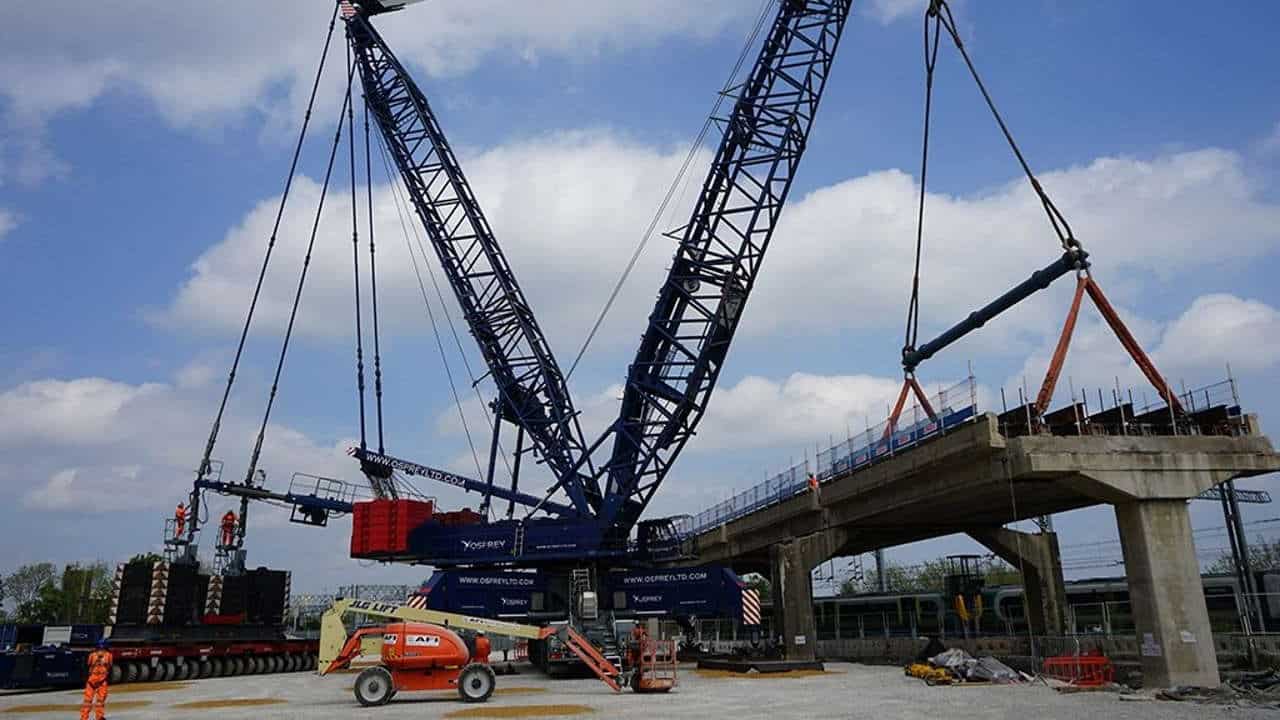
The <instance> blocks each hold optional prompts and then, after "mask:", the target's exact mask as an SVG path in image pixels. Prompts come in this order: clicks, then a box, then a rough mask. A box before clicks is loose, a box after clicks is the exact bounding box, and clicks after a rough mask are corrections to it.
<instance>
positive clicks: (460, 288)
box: [343, 2, 599, 516]
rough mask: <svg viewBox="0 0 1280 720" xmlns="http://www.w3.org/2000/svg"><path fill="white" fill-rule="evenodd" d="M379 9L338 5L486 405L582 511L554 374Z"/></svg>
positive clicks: (561, 388) (570, 433)
mask: <svg viewBox="0 0 1280 720" xmlns="http://www.w3.org/2000/svg"><path fill="white" fill-rule="evenodd" d="M397 7H398V6H397ZM389 9H397V8H390V7H387V6H386V4H385V3H382V4H380V3H377V2H373V3H368V7H367V8H366V7H362V6H360V5H356V6H355V7H354V8H353V9H352V10H350V11H344V13H343V14H344V18H345V19H346V21H347V22H346V26H347V37H348V41H349V42H350V44H351V48H352V50H353V53H354V58H355V63H356V67H357V68H358V71H359V75H360V80H361V83H362V85H363V87H364V94H365V102H366V103H367V105H368V107H369V109H370V112H371V114H372V116H373V117H374V118H375V120H376V122H377V125H378V128H379V130H380V131H381V134H382V137H383V139H384V141H385V145H386V148H387V150H388V151H389V153H390V155H391V157H392V158H393V160H394V162H395V164H396V167H397V169H398V170H399V172H400V175H401V178H402V179H403V181H404V185H405V188H406V189H407V191H408V195H409V198H410V201H411V202H412V204H413V207H414V210H415V211H416V213H417V215H418V218H419V219H420V220H421V222H422V224H423V226H424V227H425V228H426V231H427V236H428V238H429V239H430V242H431V246H432V247H433V248H434V250H435V253H436V255H437V256H438V258H439V260H440V263H441V265H442V266H443V268H444V271H445V275H446V276H447V277H448V280H449V285H450V287H451V288H452V290H453V293H454V296H455V297H456V298H457V301H458V303H459V305H460V306H461V308H462V312H463V315H464V317H465V319H466V322H467V325H468V327H469V329H470V331H471V334H472V335H473V336H474V337H475V339H476V341H477V343H478V344H479V345H480V351H481V354H482V355H483V357H484V360H485V363H486V365H487V366H488V369H489V373H490V374H491V375H492V377H493V380H494V382H495V384H496V385H497V388H498V396H499V397H498V402H497V403H496V404H495V405H496V407H495V412H498V413H499V414H500V416H501V418H502V419H503V420H506V421H509V422H511V423H513V424H515V425H516V426H517V427H519V428H522V429H523V430H524V432H526V433H527V434H528V436H529V438H530V439H531V440H532V442H533V444H534V446H535V448H536V449H537V451H538V452H539V453H540V454H541V456H542V458H543V459H544V460H545V461H546V463H547V465H548V466H549V467H550V468H551V470H552V471H553V472H554V473H555V475H556V477H557V478H559V479H560V481H559V483H558V487H563V489H564V490H565V492H566V494H567V495H568V496H569V499H570V500H571V502H572V504H573V506H574V508H575V509H576V510H577V512H578V513H580V514H582V515H584V516H586V515H590V514H592V513H593V512H594V507H595V506H598V504H599V491H598V490H596V489H595V487H594V482H595V481H594V480H593V479H592V478H590V477H583V476H582V475H580V474H579V471H578V470H577V468H578V467H579V466H580V464H581V459H582V457H583V455H584V443H583V437H582V430H581V428H580V426H579V423H578V417H577V411H576V410H575V409H574V406H573V402H572V400H571V399H570V396H569V390H568V386H567V385H566V382H565V377H564V374H563V373H562V372H561V371H560V368H559V366H558V365H557V363H556V360H555V357H554V356H553V355H552V352H551V348H550V347H549V345H548V344H547V340H546V338H545V337H544V336H543V334H542V331H541V329H540V328H539V327H538V322H537V320H536V319H535V318H534V315H533V311H532V309H531V308H530V307H529V303H528V301H527V300H526V299H525V296H524V293H523V292H522V291H521V289H520V286H519V284H518V283H517V282H516V278H515V274H514V273H513V272H512V270H511V267H510V265H509V264H508V263H507V259H506V256H505V255H504V254H503V252H502V249H501V247H499V245H498V243H497V240H496V239H495V238H494V235H493V230H492V229H491V228H490V226H489V222H488V220H487V219H486V218H485V215H484V213H483V212H482V211H481V209H480V205H479V203H478V202H477V200H476V198H475V194H474V193H473V192H472V190H471V186H470V184H469V183H468V182H467V178H466V176H465V175H464V174H463V172H462V168H461V166H460V165H459V163H458V160H457V158H456V157H455V156H454V153H453V150H452V148H451V147H450V145H449V142H448V140H447V139H446V137H445V135H444V132H443V130H442V129H441V127H440V124H439V122H438V121H437V120H436V117H435V114H434V113H433V112H432V110H431V106H430V104H429V103H428V102H427V99H426V96H425V95H424V94H423V93H422V91H421V90H420V89H419V88H418V86H417V85H416V84H415V83H414V81H413V79H412V78H411V77H410V76H409V74H408V73H407V72H406V71H405V68H404V67H403V66H402V65H401V64H400V61H399V60H397V59H396V57H395V55H394V54H393V53H392V52H391V50H390V49H389V48H388V47H387V45H386V43H385V42H384V41H383V39H382V37H381V36H380V35H379V34H378V32H377V31H376V30H375V29H374V28H373V26H372V25H371V24H370V23H369V21H368V16H369V15H372V14H376V13H379V12H386V11H388V10H389Z"/></svg>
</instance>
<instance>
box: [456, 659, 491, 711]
mask: <svg viewBox="0 0 1280 720" xmlns="http://www.w3.org/2000/svg"><path fill="white" fill-rule="evenodd" d="M497 684H498V678H497V677H496V676H495V675H494V674H493V668H491V667H489V666H488V665H485V664H484V663H471V664H470V665H468V666H466V667H464V668H462V672H460V673H458V695H460V696H462V700H463V702H471V703H475V702H484V701H485V700H488V699H489V696H490V695H492V694H493V689H494V687H496V686H497Z"/></svg>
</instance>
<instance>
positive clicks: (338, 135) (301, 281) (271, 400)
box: [244, 73, 352, 485]
mask: <svg viewBox="0 0 1280 720" xmlns="http://www.w3.org/2000/svg"><path fill="white" fill-rule="evenodd" d="M351 79H352V78H351V74H350V73H348V74H347V94H346V97H345V98H344V99H343V102H342V109H341V110H339V111H338V123H337V126H338V128H337V130H335V131H334V133H333V146H332V148H331V149H330V150H329V163H328V166H327V167H326V168H325V171H324V183H323V184H321V186H320V200H319V202H317V203H316V215H315V220H314V222H313V223H312V225H311V238H310V240H308V241H307V254H306V256H304V257H303V259H302V272H301V273H300V274H299V275H298V289H297V290H296V291H295V292H294V296H293V308H292V310H290V311H289V324H288V325H287V326H286V328H285V333H284V340H283V341H282V342H281V345H280V358H279V360H277V361H276V372H275V376H274V377H273V378H272V380H271V392H270V393H269V394H268V395H267V408H266V410H265V411H263V413H262V425H261V427H259V428H258V439H257V440H256V441H255V442H254V446H253V455H251V456H250V458H249V466H248V468H247V469H246V470H245V476H244V482H245V484H246V485H248V484H250V481H251V480H252V479H253V473H254V471H255V470H256V469H257V467H258V458H259V457H260V456H261V455H262V442H263V439H264V438H265V437H266V434H267V422H268V421H270V419H271V409H272V407H274V405H275V402H276V394H277V393H278V392H279V389H280V374H281V373H282V372H283V371H284V359H285V356H286V355H287V354H288V352H289V341H290V340H291V339H292V338H293V326H294V323H295V322H296V321H297V319H298V305H299V304H301V302H302V289H303V287H304V286H305V285H306V282H307V270H309V269H310V267H311V253H312V251H313V250H314V249H315V245H316V236H317V235H318V234H319V232H320V218H321V217H322V215H323V213H324V201H325V197H326V196H327V195H328V193H329V182H330V181H331V180H332V179H333V164H334V161H335V160H337V157H338V147H339V145H341V143H342V116H343V114H345V113H346V111H347V106H348V105H349V104H350V101H351Z"/></svg>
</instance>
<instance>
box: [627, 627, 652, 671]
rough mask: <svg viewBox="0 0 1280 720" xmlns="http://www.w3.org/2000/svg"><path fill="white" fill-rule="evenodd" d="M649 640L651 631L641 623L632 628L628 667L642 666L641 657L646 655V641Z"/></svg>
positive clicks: (628, 644) (628, 648) (628, 645)
mask: <svg viewBox="0 0 1280 720" xmlns="http://www.w3.org/2000/svg"><path fill="white" fill-rule="evenodd" d="M648 639H649V631H647V630H645V629H644V626H643V625H641V624H640V623H636V624H635V625H632V626H631V642H630V643H627V667H631V668H634V667H637V666H639V665H640V657H641V655H642V654H643V653H644V641H645V640H648Z"/></svg>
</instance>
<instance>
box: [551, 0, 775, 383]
mask: <svg viewBox="0 0 1280 720" xmlns="http://www.w3.org/2000/svg"><path fill="white" fill-rule="evenodd" d="M775 1H776V0H764V3H763V4H762V5H761V7H760V14H759V17H758V18H757V19H756V22H755V26H754V27H753V28H752V31H751V32H750V33H749V34H748V36H747V41H746V42H745V43H744V44H743V46H742V51H741V53H739V55H738V59H737V61H736V62H735V63H734V66H733V70H732V71H731V72H730V73H729V79H728V80H727V81H726V82H725V85H724V87H723V88H722V89H721V90H720V92H719V93H717V94H716V102H715V105H714V106H712V108H711V112H710V114H708V115H707V119H706V120H705V121H703V123H702V129H701V130H700V131H699V132H698V135H697V137H696V138H695V139H694V141H693V143H692V144H691V145H690V146H689V152H688V153H687V154H686V155H685V158H684V162H683V163H682V164H681V165H680V170H679V171H677V173H676V176H675V178H674V179H672V181H671V185H670V186H669V187H668V188H667V192H666V195H664V196H663V198H662V202H661V203H659V205H658V209H657V211H656V212H655V213H654V215H653V219H652V220H650V222H649V225H648V227H646V228H645V231H644V234H643V235H641V237H640V242H639V243H637V245H636V248H635V250H634V251H632V253H631V257H630V258H629V259H628V260H627V264H626V266H625V267H624V268H623V270H622V275H621V276H620V277H619V278H618V281H617V282H616V283H614V286H613V289H612V290H611V291H610V292H609V297H608V299H607V300H605V303H604V307H603V308H601V310H600V314H599V315H597V316H596V320H595V322H594V323H593V324H592V325H591V330H590V331H588V332H587V337H586V339H585V340H583V342H582V347H580V348H579V349H578V354H577V355H576V356H575V357H574V358H573V363H572V364H571V365H569V371H568V372H567V373H565V382H566V383H567V382H568V381H569V378H570V377H572V376H573V371H574V370H576V369H577V368H578V364H579V363H581V362H582V357H583V356H584V355H585V354H586V352H587V349H588V348H589V347H590V346H591V342H592V341H593V340H595V337H596V334H597V333H598V332H599V331H600V326H601V324H603V323H604V320H605V317H606V316H607V315H608V314H609V311H610V310H611V309H613V305H614V302H616V301H617V299H618V294H619V293H621V292H622V287H623V285H625V284H626V282H627V278H629V277H630V276H631V271H632V270H634V269H635V266H636V262H638V261H639V259H640V255H641V254H642V253H643V252H644V249H645V247H646V246H648V244H649V241H650V240H652V239H653V233H654V231H655V230H656V229H657V227H658V224H659V223H660V222H661V221H662V218H663V216H664V214H665V213H666V212H667V208H668V206H669V205H670V204H671V200H672V199H673V198H674V197H675V194H676V191H677V189H679V188H680V186H681V184H682V181H683V180H684V177H685V175H686V174H687V172H688V170H689V166H690V165H691V164H692V163H693V159H694V157H696V156H697V154H698V150H699V149H700V148H701V147H702V141H703V140H704V139H706V136H707V132H708V131H709V130H710V129H711V126H712V125H713V124H715V120H716V113H717V112H719V110H720V106H721V105H722V104H723V103H724V100H725V98H726V97H728V95H729V93H730V92H731V91H732V89H733V86H734V81H735V80H736V79H737V77H738V73H739V72H740V71H741V70H742V65H743V64H744V63H745V62H746V58H747V57H748V54H749V53H750V51H751V48H752V47H753V46H754V45H755V41H756V38H757V37H759V35H760V32H761V30H762V29H763V28H764V25H765V20H766V18H767V17H768V11H769V8H770V7H771V6H772V5H773V3H774V2H775Z"/></svg>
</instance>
